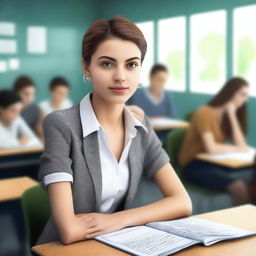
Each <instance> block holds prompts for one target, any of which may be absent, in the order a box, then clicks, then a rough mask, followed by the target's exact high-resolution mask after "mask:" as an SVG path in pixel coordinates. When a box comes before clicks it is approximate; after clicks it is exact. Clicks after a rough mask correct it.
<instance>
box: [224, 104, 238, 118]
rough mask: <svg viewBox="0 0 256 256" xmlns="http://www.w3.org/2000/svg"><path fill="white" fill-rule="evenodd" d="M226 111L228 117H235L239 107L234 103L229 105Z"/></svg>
mask: <svg viewBox="0 0 256 256" xmlns="http://www.w3.org/2000/svg"><path fill="white" fill-rule="evenodd" d="M226 111H227V114H228V115H234V114H235V113H236V111H237V107H236V106H235V104H233V103H227V105H226Z"/></svg>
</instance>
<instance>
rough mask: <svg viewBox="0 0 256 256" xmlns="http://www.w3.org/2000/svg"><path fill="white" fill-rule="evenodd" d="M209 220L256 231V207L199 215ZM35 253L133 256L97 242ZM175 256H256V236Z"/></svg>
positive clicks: (55, 245) (57, 246)
mask: <svg viewBox="0 0 256 256" xmlns="http://www.w3.org/2000/svg"><path fill="white" fill-rule="evenodd" d="M196 217H200V218H203V219H207V220H212V221H216V222H219V223H224V224H229V225H233V226H236V227H240V228H245V229H248V230H252V231H256V207H255V206H252V205H244V206H240V207H234V208H230V209H226V210H221V211H215V212H211V213H206V214H201V215H196ZM32 250H33V251H34V252H35V253H37V254H38V255H40V256H59V255H61V256H66V255H67V256H70V255H72V256H101V255H106V256H108V255H111V256H123V255H129V254H127V253H125V252H123V251H120V250H117V249H115V248H113V247H110V246H107V245H105V244H103V243H100V242H97V241H95V240H87V241H83V242H77V243H73V244H70V245H63V244H61V243H60V242H53V243H48V244H43V245H38V246H34V247H33V248H32ZM172 255H175V256H241V255H242V256H255V255H256V236H253V237H249V238H243V239H238V240H234V241H226V242H221V243H218V244H215V245H212V246H210V247H204V246H200V245H196V246H193V247H190V248H187V249H185V250H184V251H181V252H179V253H176V254H172Z"/></svg>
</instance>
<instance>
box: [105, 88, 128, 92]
mask: <svg viewBox="0 0 256 256" xmlns="http://www.w3.org/2000/svg"><path fill="white" fill-rule="evenodd" d="M109 89H110V90H111V91H113V92H115V93H124V92H125V91H126V90H128V89H129V87H109Z"/></svg>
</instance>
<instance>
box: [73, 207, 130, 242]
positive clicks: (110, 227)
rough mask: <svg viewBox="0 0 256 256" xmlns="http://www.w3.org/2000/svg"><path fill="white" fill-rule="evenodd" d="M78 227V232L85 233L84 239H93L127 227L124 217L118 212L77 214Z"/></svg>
mask: <svg viewBox="0 0 256 256" xmlns="http://www.w3.org/2000/svg"><path fill="white" fill-rule="evenodd" d="M75 226H76V228H77V229H78V233H80V234H81V230H80V231H79V229H82V230H83V231H82V233H84V239H91V238H94V237H95V236H99V235H103V234H106V233H110V232H113V231H117V230H120V229H122V228H124V227H126V224H125V223H124V218H123V217H122V216H121V215H120V214H118V212H116V213H111V214H102V213H95V212H93V213H80V214H76V224H75Z"/></svg>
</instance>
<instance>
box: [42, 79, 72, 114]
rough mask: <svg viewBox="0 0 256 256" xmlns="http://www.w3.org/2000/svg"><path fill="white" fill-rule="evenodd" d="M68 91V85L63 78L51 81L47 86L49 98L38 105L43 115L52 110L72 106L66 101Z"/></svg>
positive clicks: (69, 101)
mask: <svg viewBox="0 0 256 256" xmlns="http://www.w3.org/2000/svg"><path fill="white" fill-rule="evenodd" d="M69 89H70V85H69V83H68V81H67V80H66V79H65V78H63V77H55V78H53V79H52V80H51V82H50V86H49V90H50V93H51V98H50V100H45V101H43V102H41V103H40V107H41V109H42V111H43V112H44V114H45V115H48V114H49V113H51V112H52V111H54V110H61V109H67V108H70V107H72V106H73V103H72V102H71V100H69V99H68V93H69Z"/></svg>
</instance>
